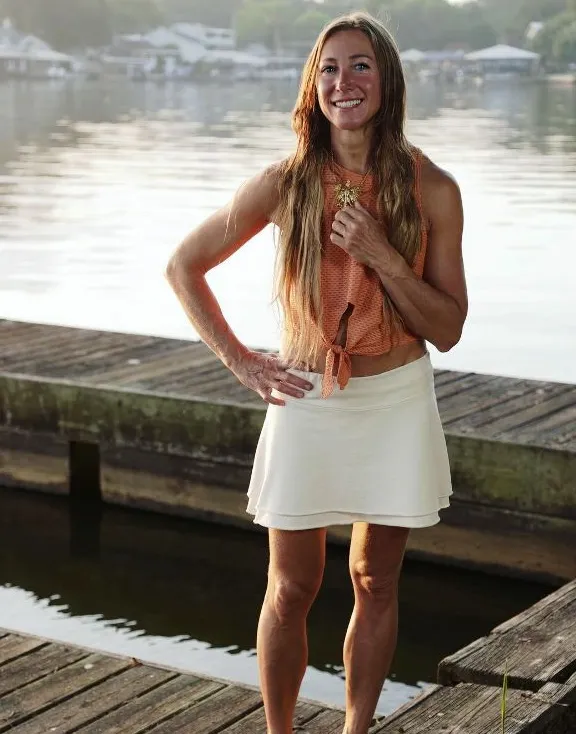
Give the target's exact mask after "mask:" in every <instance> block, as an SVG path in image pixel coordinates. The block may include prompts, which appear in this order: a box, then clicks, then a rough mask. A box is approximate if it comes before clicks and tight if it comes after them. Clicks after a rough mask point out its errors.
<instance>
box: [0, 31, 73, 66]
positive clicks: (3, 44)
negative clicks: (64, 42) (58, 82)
mask: <svg viewBox="0 0 576 734" xmlns="http://www.w3.org/2000/svg"><path fill="white" fill-rule="evenodd" d="M73 68H74V59H73V58H72V56H68V55H67V54H63V53H60V52H59V51H55V50H54V49H53V48H51V47H50V46H49V45H48V44H47V43H46V42H45V41H43V40H42V39H41V38H38V37H36V36H32V35H28V34H24V33H20V32H19V31H18V30H16V29H15V28H14V26H13V25H12V22H11V21H10V19H9V18H6V19H5V20H4V22H3V23H2V25H1V26H0V77H8V76H10V77H12V76H15V77H28V78H30V77H31V78H44V79H45V78H53V77H62V76H66V75H67V74H69V73H70V72H71V71H72V70H73Z"/></svg>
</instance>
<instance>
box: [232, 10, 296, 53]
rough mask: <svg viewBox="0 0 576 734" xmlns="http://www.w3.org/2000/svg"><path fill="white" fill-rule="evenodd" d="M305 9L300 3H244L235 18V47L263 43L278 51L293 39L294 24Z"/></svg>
mask: <svg viewBox="0 0 576 734" xmlns="http://www.w3.org/2000/svg"><path fill="white" fill-rule="evenodd" d="M305 9H306V6H305V5H304V3H303V2H302V0H244V3H243V5H242V7H241V8H240V10H239V11H238V13H237V14H236V18H235V26H236V35H237V39H238V43H239V45H241V46H245V45H247V44H249V43H263V44H265V45H266V46H268V47H269V48H271V49H273V50H275V51H278V52H279V51H281V50H282V49H283V48H284V47H285V46H286V44H287V43H290V42H291V41H292V40H293V39H294V21H295V19H296V18H298V17H299V16H300V15H301V14H302V12H303V11H304V10H305Z"/></svg>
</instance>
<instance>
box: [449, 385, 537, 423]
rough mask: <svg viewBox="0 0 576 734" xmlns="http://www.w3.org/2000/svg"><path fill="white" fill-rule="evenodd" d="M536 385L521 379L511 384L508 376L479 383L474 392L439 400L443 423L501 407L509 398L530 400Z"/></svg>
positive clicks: (453, 421) (455, 421) (502, 407)
mask: <svg viewBox="0 0 576 734" xmlns="http://www.w3.org/2000/svg"><path fill="white" fill-rule="evenodd" d="M536 389H537V388H536V387H534V385H533V384H532V383H531V382H529V381H521V380H519V381H518V383H517V384H516V383H514V384H513V385H512V386H510V380H509V379H508V378H507V377H497V378H495V379H494V380H493V381H490V382H486V383H482V384H481V385H478V386H477V387H476V388H475V389H474V391H473V393H472V394H470V393H468V392H464V393H462V394H458V395H453V396H451V397H450V398H449V399H447V400H442V399H439V400H438V407H439V410H440V415H441V416H442V423H443V425H444V426H445V427H449V426H451V425H452V424H455V423H457V422H458V421H461V420H462V419H466V418H467V417H470V418H471V419H472V418H473V417H474V416H475V415H476V414H477V413H478V411H481V410H487V409H488V408H496V407H498V408H501V409H502V410H504V409H505V408H504V406H505V404H506V402H507V401H508V400H514V399H517V398H519V397H522V396H524V397H525V398H526V400H529V399H530V398H529V395H530V393H532V392H535V391H536Z"/></svg>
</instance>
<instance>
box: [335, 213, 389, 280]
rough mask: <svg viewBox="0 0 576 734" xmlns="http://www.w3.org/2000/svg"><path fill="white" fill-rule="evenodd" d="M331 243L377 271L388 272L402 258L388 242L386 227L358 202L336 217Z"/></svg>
mask: <svg viewBox="0 0 576 734" xmlns="http://www.w3.org/2000/svg"><path fill="white" fill-rule="evenodd" d="M330 240H331V241H332V242H333V243H334V244H335V245H338V247H341V248H342V249H343V250H345V251H346V252H347V253H348V254H349V255H350V256H351V257H353V258H354V259H355V260H357V261H358V262H360V263H362V264H363V265H367V266H368V267H370V268H373V269H374V270H376V269H384V270H389V269H390V268H391V267H392V265H393V264H394V263H395V262H396V261H397V258H399V257H401V255H399V253H398V252H397V251H396V250H395V249H394V248H393V247H392V245H391V244H390V242H389V241H388V237H387V235H386V230H385V229H384V227H383V226H382V225H381V224H380V223H379V222H377V221H376V219H374V217H373V216H372V215H371V214H370V212H368V211H366V209H364V207H363V206H362V205H361V204H360V203H359V202H356V203H355V204H354V206H347V207H344V209H341V210H340V211H339V212H338V213H337V214H336V216H335V217H334V221H333V222H332V232H331V234H330Z"/></svg>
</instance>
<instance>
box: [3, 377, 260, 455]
mask: <svg viewBox="0 0 576 734" xmlns="http://www.w3.org/2000/svg"><path fill="white" fill-rule="evenodd" d="M0 394H1V395H2V403H1V405H0V426H2V427H4V429H5V430H10V429H12V430H15V431H31V432H34V433H46V434H49V435H52V436H58V437H62V438H66V439H72V440H77V441H81V440H84V441H98V442H99V443H100V444H101V445H102V446H107V445H109V446H133V447H140V448H145V449H148V450H150V451H158V452H163V453H168V454H177V455H181V456H189V457H191V458H197V459H202V458H204V457H210V458H213V459H214V458H216V459H217V460H218V461H221V462H239V463H241V464H250V463H251V462H252V458H253V453H254V448H255V446H256V442H257V440H258V436H259V434H260V430H261V428H262V423H263V421H264V415H265V411H264V409H263V408H255V407H244V406H239V405H235V404H228V403H223V402H208V401H205V400H199V399H192V398H184V397H171V396H169V395H168V396H167V395H156V394H154V393H150V392H135V391H129V390H120V389H116V388H103V387H93V386H90V385H82V384H78V383H70V382H65V381H62V380H51V379H46V378H37V377H15V376H7V375H0Z"/></svg>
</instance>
